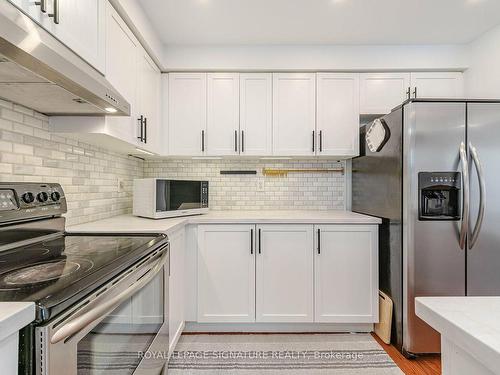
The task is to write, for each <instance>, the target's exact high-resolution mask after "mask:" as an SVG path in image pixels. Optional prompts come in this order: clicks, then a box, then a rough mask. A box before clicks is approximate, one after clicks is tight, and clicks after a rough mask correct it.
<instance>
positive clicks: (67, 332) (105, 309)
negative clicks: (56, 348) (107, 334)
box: [50, 251, 170, 344]
mask: <svg viewBox="0 0 500 375" xmlns="http://www.w3.org/2000/svg"><path fill="white" fill-rule="evenodd" d="M169 253H170V252H169V251H166V252H165V253H164V254H163V255H162V256H161V258H160V259H159V260H158V261H157V262H156V264H155V265H154V267H152V268H151V270H150V271H149V272H148V273H147V274H146V276H144V277H142V278H140V279H139V280H137V281H136V282H135V283H133V284H132V285H130V286H129V287H128V288H127V289H125V290H124V291H123V292H121V293H119V294H117V295H116V296H115V297H113V298H111V299H109V300H107V301H105V302H104V303H101V304H100V305H98V306H96V307H95V308H94V309H92V310H90V311H88V312H86V313H85V314H83V315H80V316H79V317H77V318H75V319H72V320H70V321H69V322H68V323H66V324H65V325H63V326H62V327H61V328H59V329H58V330H57V331H56V332H55V333H54V335H52V337H51V339H50V342H51V343H52V344H57V343H58V342H60V341H62V340H66V339H67V338H69V337H71V336H73V335H75V334H77V333H78V332H80V331H81V330H83V329H84V328H85V327H87V326H89V325H90V324H92V323H93V322H95V321H96V320H98V319H100V318H102V317H104V316H106V315H107V314H109V313H110V312H112V311H113V310H114V309H116V308H117V307H118V306H119V305H121V304H122V303H123V302H124V301H125V300H127V299H128V298H130V297H131V296H132V295H133V294H134V293H136V292H137V291H138V290H139V289H141V288H143V287H144V286H145V285H146V284H148V283H149V282H150V281H151V280H153V279H154V277H155V276H156V275H157V274H158V272H160V270H161V269H162V267H163V265H164V264H165V262H166V261H167V259H168V257H169Z"/></svg>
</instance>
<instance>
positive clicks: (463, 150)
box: [459, 142, 469, 250]
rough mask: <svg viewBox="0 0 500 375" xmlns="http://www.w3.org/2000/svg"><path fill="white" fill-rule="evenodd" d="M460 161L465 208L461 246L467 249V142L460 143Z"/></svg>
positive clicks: (461, 228)
mask: <svg viewBox="0 0 500 375" xmlns="http://www.w3.org/2000/svg"><path fill="white" fill-rule="evenodd" d="M460 163H461V164H462V189H463V209H462V222H461V224H460V242H459V243H460V248H461V249H462V250H464V249H465V239H466V238H467V230H468V228H469V163H468V160H467V151H466V148H465V144H464V143H463V142H462V143H461V144H460Z"/></svg>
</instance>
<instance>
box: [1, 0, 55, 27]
mask: <svg viewBox="0 0 500 375" xmlns="http://www.w3.org/2000/svg"><path fill="white" fill-rule="evenodd" d="M9 1H10V2H11V3H12V4H14V5H15V6H17V7H18V8H19V9H21V10H22V11H23V12H24V13H25V14H27V15H28V16H29V17H30V18H31V19H33V20H34V21H36V22H38V23H40V24H42V23H43V22H44V18H47V22H48V21H49V20H48V18H49V17H48V16H47V10H45V13H44V12H42V9H41V4H35V3H36V2H37V1H33V0H9Z"/></svg>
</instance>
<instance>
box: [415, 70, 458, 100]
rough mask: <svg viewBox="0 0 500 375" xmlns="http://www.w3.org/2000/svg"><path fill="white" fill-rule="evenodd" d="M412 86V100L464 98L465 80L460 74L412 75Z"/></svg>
mask: <svg viewBox="0 0 500 375" xmlns="http://www.w3.org/2000/svg"><path fill="white" fill-rule="evenodd" d="M411 86H412V92H411V97H412V98H444V99H446V98H447V99H456V98H463V97H464V80H463V74H462V73H460V72H421V73H411Z"/></svg>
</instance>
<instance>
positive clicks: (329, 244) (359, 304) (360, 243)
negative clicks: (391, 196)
mask: <svg viewBox="0 0 500 375" xmlns="http://www.w3.org/2000/svg"><path fill="white" fill-rule="evenodd" d="M315 248H316V251H315V257H314V258H315V259H314V262H315V264H314V269H315V282H314V292H315V298H314V301H315V309H314V310H315V321H316V322H319V323H375V322H378V228H377V226H374V225H372V226H362V225H317V226H315Z"/></svg>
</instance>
